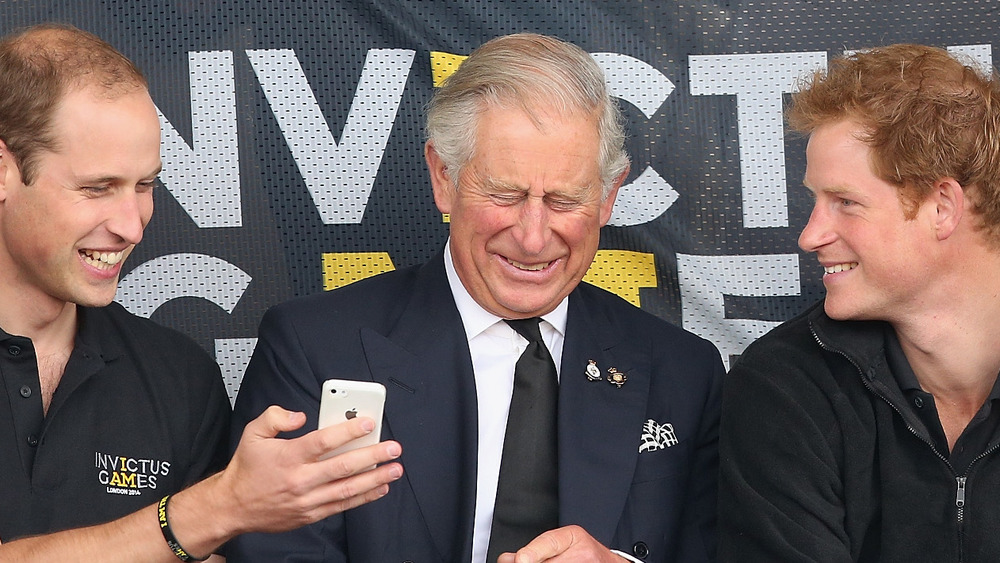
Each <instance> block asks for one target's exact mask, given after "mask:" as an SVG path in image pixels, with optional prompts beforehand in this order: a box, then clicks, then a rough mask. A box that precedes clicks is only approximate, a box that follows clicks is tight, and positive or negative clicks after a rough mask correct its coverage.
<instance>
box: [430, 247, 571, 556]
mask: <svg viewBox="0 0 1000 563" xmlns="http://www.w3.org/2000/svg"><path fill="white" fill-rule="evenodd" d="M444 267H445V271H446V272H447V273H448V284H449V285H450V286H451V293H452V295H453V296H454V298H455V304H456V305H457V306H458V313H459V315H461V317H462V325H463V326H464V328H465V335H466V337H467V338H468V339H469V351H470V352H471V354H472V369H473V372H474V373H475V377H476V398H477V400H478V409H477V411H478V413H479V457H478V465H477V467H478V468H479V470H478V472H477V475H476V523H475V528H474V529H473V532H472V562H471V563H487V562H486V550H487V548H488V547H489V544H490V528H491V527H492V525H493V505H494V503H495V501H496V495H497V479H498V478H499V475H500V457H501V455H502V454H503V437H504V433H505V431H506V429H507V411H508V410H509V409H510V398H511V395H512V394H513V392H514V364H516V363H517V359H518V358H520V357H521V353H522V352H524V349H525V348H527V347H528V341H527V340H525V339H524V337H523V336H521V335H520V334H518V333H517V332H515V331H514V329H512V328H510V326H508V325H507V323H505V322H503V319H502V318H500V317H498V316H496V315H494V314H492V313H490V312H488V311H486V310H485V309H483V308H482V307H480V306H479V304H478V303H476V301H475V300H474V299H473V298H472V296H471V295H469V292H468V291H467V290H466V289H465V286H464V285H462V282H461V280H460V279H459V277H458V272H456V271H455V263H454V262H453V261H452V258H451V243H450V242H449V243H448V245H446V246H445V251H444ZM568 300H569V298H566V299H563V300H562V302H561V303H559V305H558V306H557V307H556V308H555V309H554V310H553V311H552V312H551V313H549V314H547V315H543V316H542V320H544V321H545V322H542V323H539V329H540V330H541V333H542V340H544V341H545V345H546V346H547V347H548V349H549V354H551V355H552V360H553V361H554V362H555V364H556V374H557V376H558V374H559V367H560V364H561V363H562V347H563V338H564V335H565V333H566V311H567V304H568Z"/></svg>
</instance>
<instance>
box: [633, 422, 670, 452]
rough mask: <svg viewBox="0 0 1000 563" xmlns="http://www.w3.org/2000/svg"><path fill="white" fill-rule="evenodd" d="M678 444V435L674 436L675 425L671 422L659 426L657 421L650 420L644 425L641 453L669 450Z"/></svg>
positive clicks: (640, 441) (640, 443)
mask: <svg viewBox="0 0 1000 563" xmlns="http://www.w3.org/2000/svg"><path fill="white" fill-rule="evenodd" d="M677 442H678V440H677V435H676V434H674V425H673V424H670V423H669V422H666V423H664V424H658V423H657V422H656V421H655V420H653V419H649V420H647V421H646V422H644V423H643V424H642V437H641V438H640V440H639V453H642V452H655V451H656V450H662V449H664V448H669V447H670V446H673V445H674V444H676V443H677Z"/></svg>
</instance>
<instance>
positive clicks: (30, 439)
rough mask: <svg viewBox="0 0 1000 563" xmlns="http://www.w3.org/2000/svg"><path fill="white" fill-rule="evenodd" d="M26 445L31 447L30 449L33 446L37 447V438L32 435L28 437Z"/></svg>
mask: <svg viewBox="0 0 1000 563" xmlns="http://www.w3.org/2000/svg"><path fill="white" fill-rule="evenodd" d="M28 445H29V446H31V447H32V448H34V447H35V446H37V445H38V436H35V435H34V434H32V435H30V436H28Z"/></svg>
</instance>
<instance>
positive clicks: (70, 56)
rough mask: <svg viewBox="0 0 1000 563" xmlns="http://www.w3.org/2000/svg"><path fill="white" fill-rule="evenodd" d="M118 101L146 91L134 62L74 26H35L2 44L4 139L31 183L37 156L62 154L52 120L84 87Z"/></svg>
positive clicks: (0, 118)
mask: <svg viewBox="0 0 1000 563" xmlns="http://www.w3.org/2000/svg"><path fill="white" fill-rule="evenodd" d="M85 87H86V88H95V89H96V90H97V92H99V93H102V94H106V95H108V96H109V97H116V96H119V95H122V94H125V93H127V92H130V91H132V90H134V89H135V88H145V87H146V79H145V78H144V77H143V75H142V72H141V71H140V70H139V69H138V68H136V66H135V65H134V64H132V62H131V61H130V60H128V59H127V58H126V57H125V56H124V55H122V54H121V53H119V52H118V51H117V50H116V49H115V48H114V47H112V46H111V45H109V44H108V43H107V42H105V41H104V40H102V39H101V38H99V37H97V36H96V35H94V34H92V33H88V32H86V31H82V30H80V29H77V28H75V27H73V26H70V25H63V24H53V23H48V24H41V25H36V26H33V27H30V28H27V29H24V30H22V31H19V32H17V33H15V34H13V35H9V36H7V37H5V38H4V39H3V40H2V41H0V139H3V141H4V142H5V143H6V144H7V149H8V152H9V153H10V155H11V156H13V157H14V159H15V160H16V162H17V163H18V166H19V167H20V171H21V181H22V182H24V183H25V184H31V182H32V181H33V180H34V175H35V173H36V170H35V168H36V166H37V160H38V155H39V153H40V152H42V151H54V150H57V148H58V147H57V146H56V140H55V138H54V137H53V134H52V115H53V114H54V113H55V109H56V106H57V105H58V104H59V102H60V100H62V98H63V96H64V95H66V93H67V92H69V91H71V90H74V89H79V88H85Z"/></svg>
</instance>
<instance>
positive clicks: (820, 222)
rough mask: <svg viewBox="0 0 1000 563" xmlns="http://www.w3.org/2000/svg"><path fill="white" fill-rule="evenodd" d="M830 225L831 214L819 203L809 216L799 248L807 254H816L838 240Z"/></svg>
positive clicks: (801, 235)
mask: <svg viewBox="0 0 1000 563" xmlns="http://www.w3.org/2000/svg"><path fill="white" fill-rule="evenodd" d="M830 223H831V222H830V217H829V214H828V213H827V212H826V211H825V210H824V208H823V207H822V206H821V205H820V203H819V202H818V201H817V203H816V204H815V205H813V209H812V213H810V214H809V222H807V223H806V226H805V228H803V229H802V234H800V235H799V248H801V249H802V250H805V251H806V252H816V251H817V250H819V249H820V248H821V247H823V246H825V245H827V244H830V243H831V242H833V241H834V240H836V238H837V235H836V233H834V231H833V229H831V228H830Z"/></svg>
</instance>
